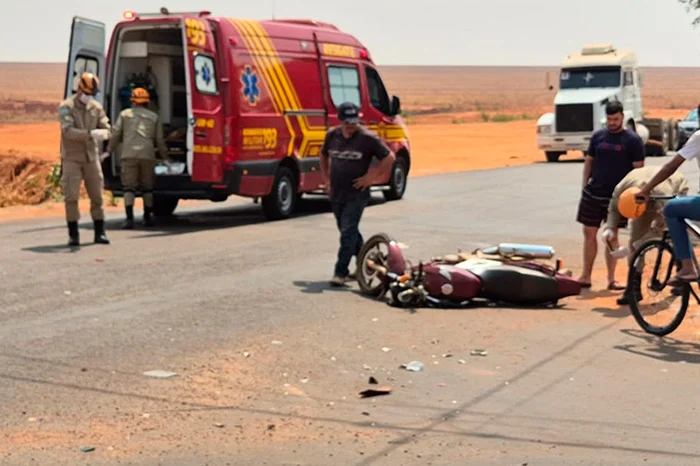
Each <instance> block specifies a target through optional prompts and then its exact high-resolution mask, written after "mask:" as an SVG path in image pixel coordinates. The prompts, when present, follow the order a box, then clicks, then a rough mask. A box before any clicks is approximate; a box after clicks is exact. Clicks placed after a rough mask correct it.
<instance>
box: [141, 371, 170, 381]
mask: <svg viewBox="0 0 700 466" xmlns="http://www.w3.org/2000/svg"><path fill="white" fill-rule="evenodd" d="M143 375H145V376H147V377H154V378H156V379H169V378H171V377H175V376H176V375H177V374H176V373H175V372H170V371H163V370H153V371H148V372H144V373H143Z"/></svg>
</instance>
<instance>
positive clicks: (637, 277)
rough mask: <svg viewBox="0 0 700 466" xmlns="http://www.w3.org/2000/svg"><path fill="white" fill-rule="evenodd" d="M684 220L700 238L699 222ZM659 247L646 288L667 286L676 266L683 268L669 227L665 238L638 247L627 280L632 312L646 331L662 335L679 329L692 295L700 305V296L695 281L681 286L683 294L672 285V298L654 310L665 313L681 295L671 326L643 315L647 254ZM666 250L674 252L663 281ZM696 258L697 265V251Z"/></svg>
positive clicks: (653, 288)
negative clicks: (696, 223)
mask: <svg viewBox="0 0 700 466" xmlns="http://www.w3.org/2000/svg"><path fill="white" fill-rule="evenodd" d="M675 197H677V196H675V195H673V196H649V200H650V201H652V200H656V201H658V200H669V199H673V198H675ZM684 221H685V224H686V226H687V227H688V228H689V229H690V231H691V232H692V233H693V234H694V235H695V237H696V238H697V239H698V240H700V227H698V226H697V225H695V224H694V223H693V222H692V221H691V220H688V219H684ZM655 250H658V252H659V254H658V255H657V257H656V259H655V260H654V261H652V262H653V263H654V267H653V272H652V274H651V280H650V283H649V284H648V285H647V288H646V289H647V291H651V292H657V293H661V292H662V291H663V290H664V289H665V288H666V287H667V284H668V281H669V279H670V278H671V274H672V273H673V268H674V266H675V267H676V268H677V269H680V261H678V260H676V258H675V252H674V249H673V245H672V242H671V237H670V235H669V232H668V229H665V230H664V232H663V235H662V237H661V239H651V240H648V241H646V242H644V243H643V244H642V245H640V246H639V248H637V249H636V251H635V252H634V254H633V255H632V258H631V260H630V266H629V271H628V276H627V283H628V284H629V285H628V286H629V287H630V310H631V312H632V316H633V317H634V319H635V320H636V321H637V324H638V325H639V326H640V327H641V328H642V329H643V330H644V331H645V332H647V333H650V334H652V335H656V336H660V337H662V336H665V335H668V334H669V333H671V332H673V331H674V330H676V329H677V328H678V326H679V325H680V324H681V322H683V319H684V318H685V314H686V311H687V310H688V304H689V301H690V295H691V294H692V295H693V296H694V297H695V299H696V301H697V302H698V304H699V305H700V297H698V295H697V293H696V292H695V290H693V287H692V286H691V283H683V285H682V286H681V287H680V288H681V291H680V294H678V293H677V292H673V291H672V288H673V287H668V288H669V289H670V290H671V298H669V299H664V300H663V301H664V303H663V304H662V305H661V306H659V308H658V309H656V310H655V311H656V312H653V313H652V316H654V317H656V316H658V315H659V314H660V313H661V312H663V311H664V310H666V309H667V308H670V306H671V305H672V302H673V301H674V300H677V299H678V298H680V308H679V309H678V310H677V311H676V312H675V315H674V316H673V318H672V319H671V322H670V323H669V324H668V325H655V324H654V323H651V322H648V321H647V319H645V316H644V315H643V314H644V312H643V311H642V309H641V306H640V303H641V302H643V300H644V297H643V296H642V276H643V274H644V272H645V270H644V265H645V264H646V261H645V260H644V257H645V255H646V254H647V253H652V254H653V252H654V251H655ZM664 251H666V252H668V253H669V254H670V258H669V261H668V263H667V264H668V267H667V270H666V272H665V277H662V278H663V279H662V280H660V279H659V270H660V268H661V266H662V261H661V256H662V255H663V253H664ZM693 259H694V260H695V261H696V266H697V259H696V258H695V254H693Z"/></svg>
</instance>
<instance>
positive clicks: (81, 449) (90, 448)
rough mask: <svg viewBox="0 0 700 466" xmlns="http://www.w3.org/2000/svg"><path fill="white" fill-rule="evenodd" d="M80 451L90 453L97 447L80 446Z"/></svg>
mask: <svg viewBox="0 0 700 466" xmlns="http://www.w3.org/2000/svg"><path fill="white" fill-rule="evenodd" d="M80 451H82V452H83V453H90V452H91V451H95V447H80Z"/></svg>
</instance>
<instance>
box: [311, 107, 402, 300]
mask: <svg viewBox="0 0 700 466" xmlns="http://www.w3.org/2000/svg"><path fill="white" fill-rule="evenodd" d="M338 118H339V119H340V121H341V123H342V124H341V125H340V126H338V127H335V128H332V129H330V130H329V131H328V132H327V133H326V139H325V141H324V142H323V146H322V147H321V151H320V152H321V171H322V172H323V176H324V178H325V181H326V187H327V191H328V194H329V197H330V200H331V205H332V207H333V213H334V214H335V219H336V223H337V225H338V230H339V231H340V249H339V250H338V260H337V262H336V264H335V271H334V274H333V278H332V279H331V285H333V286H341V285H343V284H344V283H345V280H346V279H347V278H348V275H349V273H348V266H349V265H350V259H352V256H357V253H359V252H360V248H361V247H362V244H363V238H362V235H361V234H360V231H359V228H358V227H359V224H360V219H361V218H362V212H363V211H364V208H365V206H366V205H367V202H368V201H369V197H370V192H369V188H370V186H372V185H373V184H374V183H375V182H376V181H377V180H378V179H380V178H383V177H384V176H385V175H386V173H388V171H389V170H391V167H392V165H393V163H394V160H395V156H394V154H393V153H392V152H391V150H389V148H388V147H387V146H386V144H384V143H383V142H382V140H381V139H379V137H377V135H376V134H374V133H372V132H370V131H369V130H367V129H366V128H364V127H363V126H361V125H360V109H359V108H358V107H357V106H356V105H355V104H353V103H351V102H345V103H343V104H341V105H339V106H338ZM373 157H377V158H378V159H379V160H380V161H381V162H380V165H379V167H376V168H375V167H370V165H371V163H372V158H373ZM329 165H330V169H329ZM358 265H359V264H358Z"/></svg>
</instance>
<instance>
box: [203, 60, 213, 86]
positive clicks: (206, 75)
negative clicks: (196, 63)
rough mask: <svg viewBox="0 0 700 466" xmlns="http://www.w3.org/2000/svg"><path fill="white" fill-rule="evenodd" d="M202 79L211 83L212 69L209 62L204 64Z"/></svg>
mask: <svg viewBox="0 0 700 466" xmlns="http://www.w3.org/2000/svg"><path fill="white" fill-rule="evenodd" d="M202 80H203V81H204V82H205V83H206V84H207V86H208V85H209V83H211V70H210V69H209V64H207V63H205V64H204V66H202Z"/></svg>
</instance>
